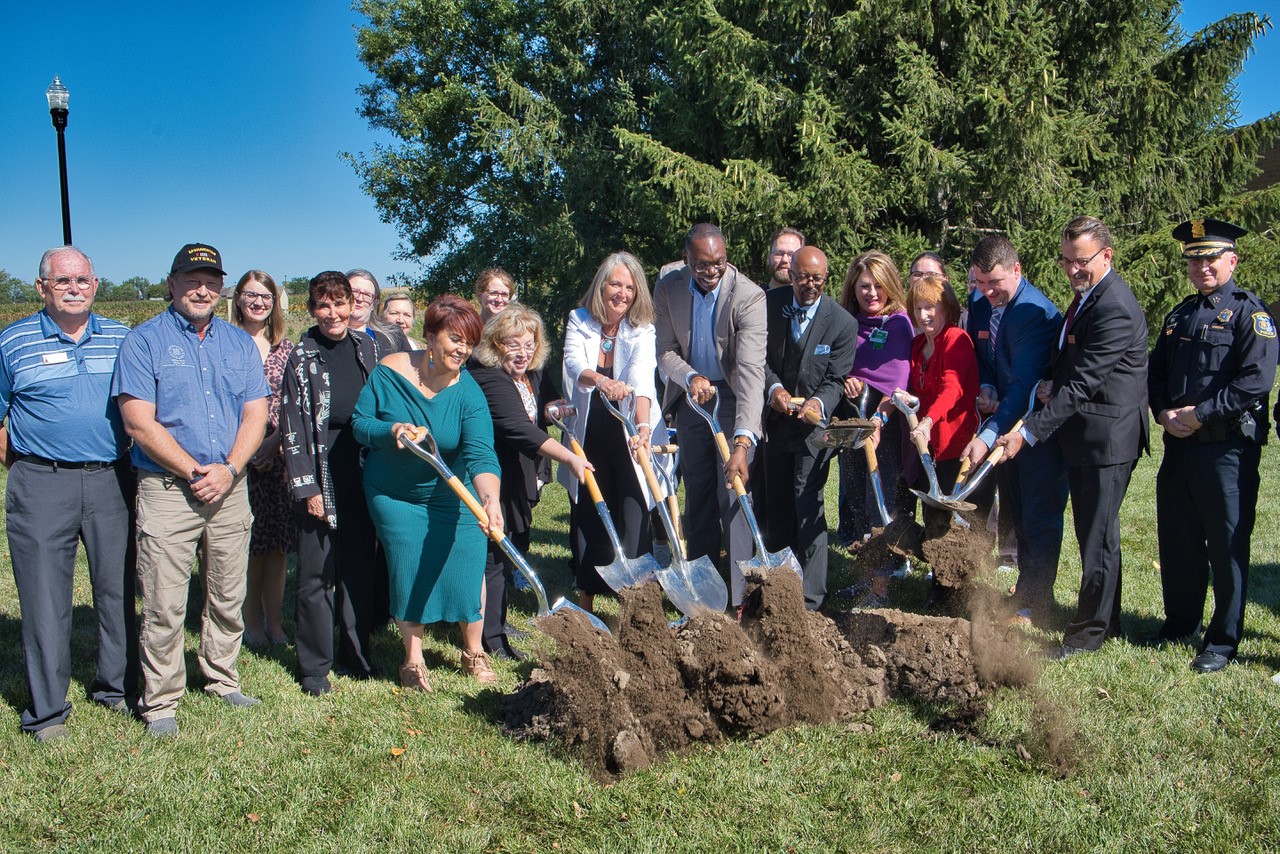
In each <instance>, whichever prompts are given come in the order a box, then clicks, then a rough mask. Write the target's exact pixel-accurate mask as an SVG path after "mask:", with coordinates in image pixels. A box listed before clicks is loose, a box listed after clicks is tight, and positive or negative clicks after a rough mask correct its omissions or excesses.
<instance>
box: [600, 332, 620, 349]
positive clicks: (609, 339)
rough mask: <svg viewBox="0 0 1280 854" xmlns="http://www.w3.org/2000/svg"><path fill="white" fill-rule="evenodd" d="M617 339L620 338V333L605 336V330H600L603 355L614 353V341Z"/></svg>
mask: <svg viewBox="0 0 1280 854" xmlns="http://www.w3.org/2000/svg"><path fill="white" fill-rule="evenodd" d="M617 337H618V333H617V332H614V333H613V334H612V335H605V334H604V330H603V329H601V330H600V350H601V352H603V353H612V352H613V342H614V340H615V339H616V338H617Z"/></svg>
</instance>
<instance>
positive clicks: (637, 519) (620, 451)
mask: <svg viewBox="0 0 1280 854" xmlns="http://www.w3.org/2000/svg"><path fill="white" fill-rule="evenodd" d="M656 347H657V339H656V337H655V333H654V328H653V298H652V296H650V294H649V282H648V280H647V279H646V278H645V275H644V269H643V268H642V267H641V266H640V261H639V260H638V259H637V258H636V257H635V256H634V255H632V254H631V253H629V252H615V253H614V254H612V255H610V256H609V257H608V258H605V259H604V261H603V263H601V264H600V267H599V269H597V270H596V275H595V278H593V279H592V280H591V286H590V287H589V288H588V289H587V292H586V293H585V294H583V296H582V302H581V303H580V307H579V308H576V309H574V310H573V312H571V313H570V314H569V323H568V326H567V328H566V329H565V336H564V390H565V394H566V395H567V396H568V398H569V400H570V402H572V403H573V404H574V406H575V407H576V408H577V412H578V414H577V415H576V416H575V417H574V418H572V419H570V420H569V421H568V422H566V425H567V426H568V427H569V429H570V431H571V433H572V434H573V437H574V438H575V439H577V440H578V441H579V442H580V443H582V446H583V448H584V449H585V451H586V454H587V458H588V459H589V460H590V461H591V463H592V464H593V465H594V466H595V475H596V480H597V481H598V482H599V484H600V492H601V494H602V495H603V496H604V500H605V504H606V505H607V506H608V507H609V510H610V512H611V513H612V515H613V520H614V523H615V524H616V525H617V528H618V536H619V537H620V538H621V540H622V547H623V550H624V551H625V552H626V553H627V557H638V556H639V555H642V554H648V553H649V551H650V550H651V548H652V543H651V541H650V538H649V511H650V510H651V509H652V508H653V497H652V496H651V495H650V494H649V488H648V486H647V484H646V483H645V479H644V475H643V473H642V472H641V471H640V467H639V466H638V465H637V464H636V462H635V460H634V458H633V453H634V451H635V447H634V443H631V446H629V443H628V441H627V436H626V432H625V430H624V429H623V427H622V423H621V422H620V421H618V419H616V418H614V417H613V415H612V414H610V413H609V411H608V410H607V409H605V407H604V404H603V403H602V402H600V401H599V400H598V397H599V395H601V394H603V395H605V396H606V397H608V398H609V399H610V400H612V401H623V399H624V398H626V396H627V387H628V386H630V387H631V388H634V389H635V403H634V405H633V404H631V403H630V401H629V400H628V401H624V402H623V404H622V408H623V411H624V412H626V413H627V415H629V416H630V417H631V419H632V420H634V421H635V423H636V424H637V425H638V426H639V432H640V438H639V442H641V443H644V444H645V445H646V446H647V445H648V444H649V443H650V440H651V438H652V437H653V434H654V432H655V431H659V432H660V433H661V436H660V437H659V442H665V441H666V427H665V426H663V425H662V412H661V408H660V407H659V405H658V402H657V401H658V391H657V388H656V385H655V374H656V372H657V353H656ZM597 389H598V391H597ZM565 444H566V445H567V444H568V440H567V438H566V440H565ZM558 479H559V481H560V483H561V484H563V485H564V488H565V489H567V490H568V491H569V500H570V502H571V506H570V513H569V543H570V548H571V551H572V553H573V557H572V563H573V571H574V576H575V577H576V578H577V583H578V601H579V604H580V605H581V606H582V607H583V608H586V609H587V610H590V609H591V607H592V605H593V604H594V600H595V595H596V594H597V593H609V592H612V591H610V589H609V586H608V585H607V584H605V583H604V581H603V580H601V578H600V574H599V573H598V572H596V567H597V566H605V565H608V564H609V563H611V562H612V561H613V559H614V555H613V546H612V544H611V543H610V542H609V538H608V535H607V534H606V533H605V530H604V525H603V524H602V523H601V522H600V517H599V515H598V514H597V513H596V509H595V505H594V504H593V503H592V501H591V499H590V496H587V495H586V494H585V493H584V494H583V495H582V500H581V501H579V500H578V498H579V495H578V481H577V479H576V478H574V477H573V473H572V472H571V471H569V470H568V469H567V468H566V467H565V466H560V471H559V475H558Z"/></svg>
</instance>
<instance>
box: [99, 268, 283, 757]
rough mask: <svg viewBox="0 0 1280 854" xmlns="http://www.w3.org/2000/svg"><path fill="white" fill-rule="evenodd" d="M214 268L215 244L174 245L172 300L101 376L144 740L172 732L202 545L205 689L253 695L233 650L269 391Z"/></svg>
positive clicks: (244, 701) (231, 699)
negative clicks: (119, 465)
mask: <svg viewBox="0 0 1280 854" xmlns="http://www.w3.org/2000/svg"><path fill="white" fill-rule="evenodd" d="M225 275H226V273H225V271H224V270H223V269H222V257H221V256H220V255H219V254H218V250H216V249H214V248H213V247H211V246H208V245H207V244H201V243H189V244H187V245H186V246H184V247H182V249H181V250H180V251H179V252H178V255H177V257H176V258H174V260H173V267H172V269H171V270H170V273H169V279H168V283H169V296H170V298H171V299H172V301H173V304H172V305H171V306H170V307H169V309H168V310H167V311H165V312H164V313H163V314H161V315H160V316H159V317H155V318H152V319H151V320H148V321H147V322H146V323H143V324H140V325H139V326H138V327H137V328H136V329H134V330H133V331H132V332H131V333H129V335H128V337H127V338H125V341H124V344H123V346H122V347H121V348H120V358H119V360H118V362H117V364H116V372H115V377H114V378H113V379H112V383H111V392H112V394H113V395H114V396H115V397H116V399H117V401H119V404H120V414H121V415H122V416H123V419H124V426H125V430H126V431H127V432H128V434H129V436H130V437H131V438H132V439H133V442H134V444H133V464H134V466H135V467H136V468H137V469H138V523H137V538H138V583H139V585H140V586H141V589H142V631H141V638H140V656H141V662H142V675H143V689H142V702H141V703H140V705H139V712H140V713H141V715H142V718H143V720H145V721H146V722H147V731H148V732H150V733H151V734H152V735H155V736H165V735H176V734H177V732H178V724H177V719H176V714H177V707H178V700H179V698H180V697H181V696H182V693H183V691H184V690H185V687H186V665H185V662H184V660H183V636H182V629H183V622H184V620H185V618H186V609H187V587H188V585H189V584H190V581H191V565H192V563H193V562H194V560H195V553H196V544H197V543H199V542H201V541H203V543H204V557H205V561H204V583H205V610H204V620H203V626H202V629H201V632H200V652H199V653H198V655H197V660H198V661H199V662H200V670H201V672H202V673H203V674H204V678H205V691H206V692H208V693H210V694H213V695H214V696H217V697H221V698H222V699H223V700H225V701H226V702H228V703H229V704H231V705H233V706H252V705H256V704H257V703H258V701H257V700H256V699H254V698H252V697H247V696H245V695H244V694H243V693H241V691H240V676H239V674H238V673H237V671H236V658H237V656H238V655H239V653H240V640H241V636H242V635H243V632H244V623H243V620H242V617H241V613H240V610H241V607H242V605H243V604H244V596H245V578H246V573H247V569H248V559H249V529H250V526H251V524H252V522H253V513H252V512H251V511H250V509H249V498H248V490H247V487H246V480H245V476H244V467H245V465H246V464H247V463H248V461H249V457H250V456H251V455H252V454H253V452H254V451H256V450H257V448H258V445H259V444H261V442H262V437H263V434H264V432H265V428H266V423H267V397H268V395H269V394H270V390H269V389H268V387H267V382H266V377H265V375H264V372H263V369H262V359H261V358H260V357H259V355H258V350H257V347H256V346H255V345H254V343H253V339H251V338H250V337H249V336H248V335H247V334H246V333H245V332H244V331H243V330H240V329H237V328H236V327H234V326H232V325H231V324H229V323H227V322H225V321H223V320H220V319H218V318H217V317H215V309H216V308H217V304H218V297H219V294H220V293H221V292H222V282H223V278H224V276H225Z"/></svg>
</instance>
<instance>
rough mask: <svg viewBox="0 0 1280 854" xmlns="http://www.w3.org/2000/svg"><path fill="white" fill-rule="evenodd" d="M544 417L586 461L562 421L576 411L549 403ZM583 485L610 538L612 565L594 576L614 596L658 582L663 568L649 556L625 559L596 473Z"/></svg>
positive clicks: (588, 477)
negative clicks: (619, 592) (651, 582)
mask: <svg viewBox="0 0 1280 854" xmlns="http://www.w3.org/2000/svg"><path fill="white" fill-rule="evenodd" d="M546 413H547V419H548V420H550V421H551V422H553V423H554V424H555V425H556V426H557V427H559V428H560V429H561V430H562V431H564V435H566V436H568V437H569V443H570V445H571V446H572V448H573V452H574V453H575V454H577V455H578V456H579V457H581V458H582V459H584V460H585V459H586V458H587V454H586V452H585V451H583V450H582V445H580V444H578V440H577V439H575V438H574V437H573V433H572V432H570V430H569V428H568V427H566V426H565V424H564V421H563V420H562V419H564V418H568V417H569V416H572V415H576V414H577V408H576V407H574V406H573V405H572V404H568V403H548V404H547V408H546ZM586 484H587V492H589V493H590V494H591V500H592V501H594V502H595V504H596V512H597V513H599V514H600V521H601V522H603V523H604V530H605V533H606V534H608V535H609V542H611V543H612V544H613V562H612V563H610V564H609V565H608V566H597V567H596V572H598V573H600V577H601V578H602V579H604V583H605V584H608V585H609V587H610V589H612V590H613V591H614V592H615V593H616V592H618V591H620V590H622V588H624V587H638V586H639V585H641V584H644V583H646V582H649V581H653V580H654V579H655V578H657V573H658V570H660V569H661V568H662V567H661V566H659V565H658V561H657V560H656V559H655V558H654V556H653V555H651V554H646V555H641V556H640V557H636V558H629V557H627V555H626V553H625V552H624V551H623V549H622V539H621V538H620V537H619V536H618V528H617V526H615V525H614V524H613V514H611V513H610V512H609V508H608V507H607V506H606V505H605V503H604V496H603V495H601V494H600V484H598V483H596V476H595V473H594V472H593V471H591V469H587V470H586Z"/></svg>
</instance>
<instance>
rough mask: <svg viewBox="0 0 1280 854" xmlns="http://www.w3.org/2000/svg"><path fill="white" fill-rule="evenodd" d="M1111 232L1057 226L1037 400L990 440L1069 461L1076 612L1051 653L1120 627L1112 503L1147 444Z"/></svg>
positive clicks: (1061, 654)
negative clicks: (1054, 288) (1058, 243)
mask: <svg viewBox="0 0 1280 854" xmlns="http://www.w3.org/2000/svg"><path fill="white" fill-rule="evenodd" d="M1113 254H1114V250H1113V249H1112V247H1111V232H1110V231H1109V230H1108V229H1107V227H1106V225H1104V224H1103V223H1102V221H1101V220H1099V219H1096V218H1094V217H1090V216H1082V217H1077V218H1076V219H1073V220H1072V221H1071V222H1070V223H1069V224H1068V225H1067V227H1066V229H1065V230H1064V231H1063V232H1062V249H1061V254H1060V255H1059V256H1058V265H1059V266H1060V267H1061V268H1062V271H1063V272H1064V273H1065V274H1066V276H1067V279H1068V281H1069V282H1070V283H1071V289H1072V290H1073V291H1074V292H1075V298H1074V299H1073V300H1072V302H1071V307H1070V308H1068V309H1067V317H1066V321H1065V322H1064V323H1063V326H1062V331H1061V333H1059V336H1058V348H1057V353H1056V355H1054V357H1053V361H1052V363H1051V365H1050V376H1051V377H1052V379H1051V380H1049V381H1045V382H1042V383H1040V385H1039V387H1038V388H1037V390H1036V396H1037V398H1038V399H1039V400H1040V402H1041V403H1042V404H1044V408H1043V409H1041V410H1040V411H1038V412H1035V413H1033V414H1032V415H1030V416H1028V417H1027V419H1026V422H1025V424H1024V425H1023V427H1022V428H1021V429H1019V430H1013V431H1010V432H1008V433H1006V434H1005V435H1003V436H1001V437H1000V438H999V439H998V440H997V442H996V445H997V446H998V447H1003V448H1004V449H1005V453H1006V454H1007V456H1008V457H1009V458H1010V459H1012V458H1013V457H1014V456H1016V455H1017V454H1018V452H1019V451H1020V450H1021V449H1022V448H1023V446H1024V445H1027V444H1032V445H1035V444H1039V443H1041V442H1046V441H1054V442H1057V444H1058V447H1059V448H1060V449H1061V451H1062V457H1063V459H1064V460H1065V462H1066V464H1067V483H1068V485H1069V487H1070V491H1071V511H1072V516H1073V518H1074V521H1075V530H1076V540H1077V541H1078V542H1079V544H1080V566H1081V572H1082V577H1081V580H1080V594H1079V599H1078V604H1077V606H1076V614H1075V617H1074V618H1073V619H1072V621H1071V623H1070V624H1069V625H1068V626H1067V629H1066V633H1065V634H1064V636H1063V640H1062V646H1061V648H1059V649H1058V650H1057V651H1055V653H1054V654H1053V656H1052V657H1053V658H1067V657H1069V656H1072V655H1075V654H1077V653H1082V652H1096V651H1097V650H1098V648H1099V647H1100V646H1102V642H1103V641H1105V640H1106V639H1107V638H1109V637H1114V636H1116V635H1118V634H1120V586H1121V573H1120V565H1121V560H1120V504H1121V502H1123V501H1124V496H1125V492H1126V491H1128V488H1129V478H1130V476H1131V475H1132V474H1133V469H1134V468H1135V467H1136V466H1137V462H1138V457H1139V456H1140V455H1141V454H1142V453H1143V452H1144V451H1146V449H1147V434H1148V424H1147V322H1146V319H1145V318H1144V317H1143V314H1142V306H1141V305H1139V304H1138V300H1137V298H1135V297H1134V295H1133V292H1132V291H1130V290H1129V286H1128V285H1126V284H1125V282H1124V280H1123V279H1121V278H1120V274H1119V273H1117V272H1115V270H1113V269H1111V258H1112V255H1113Z"/></svg>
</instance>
